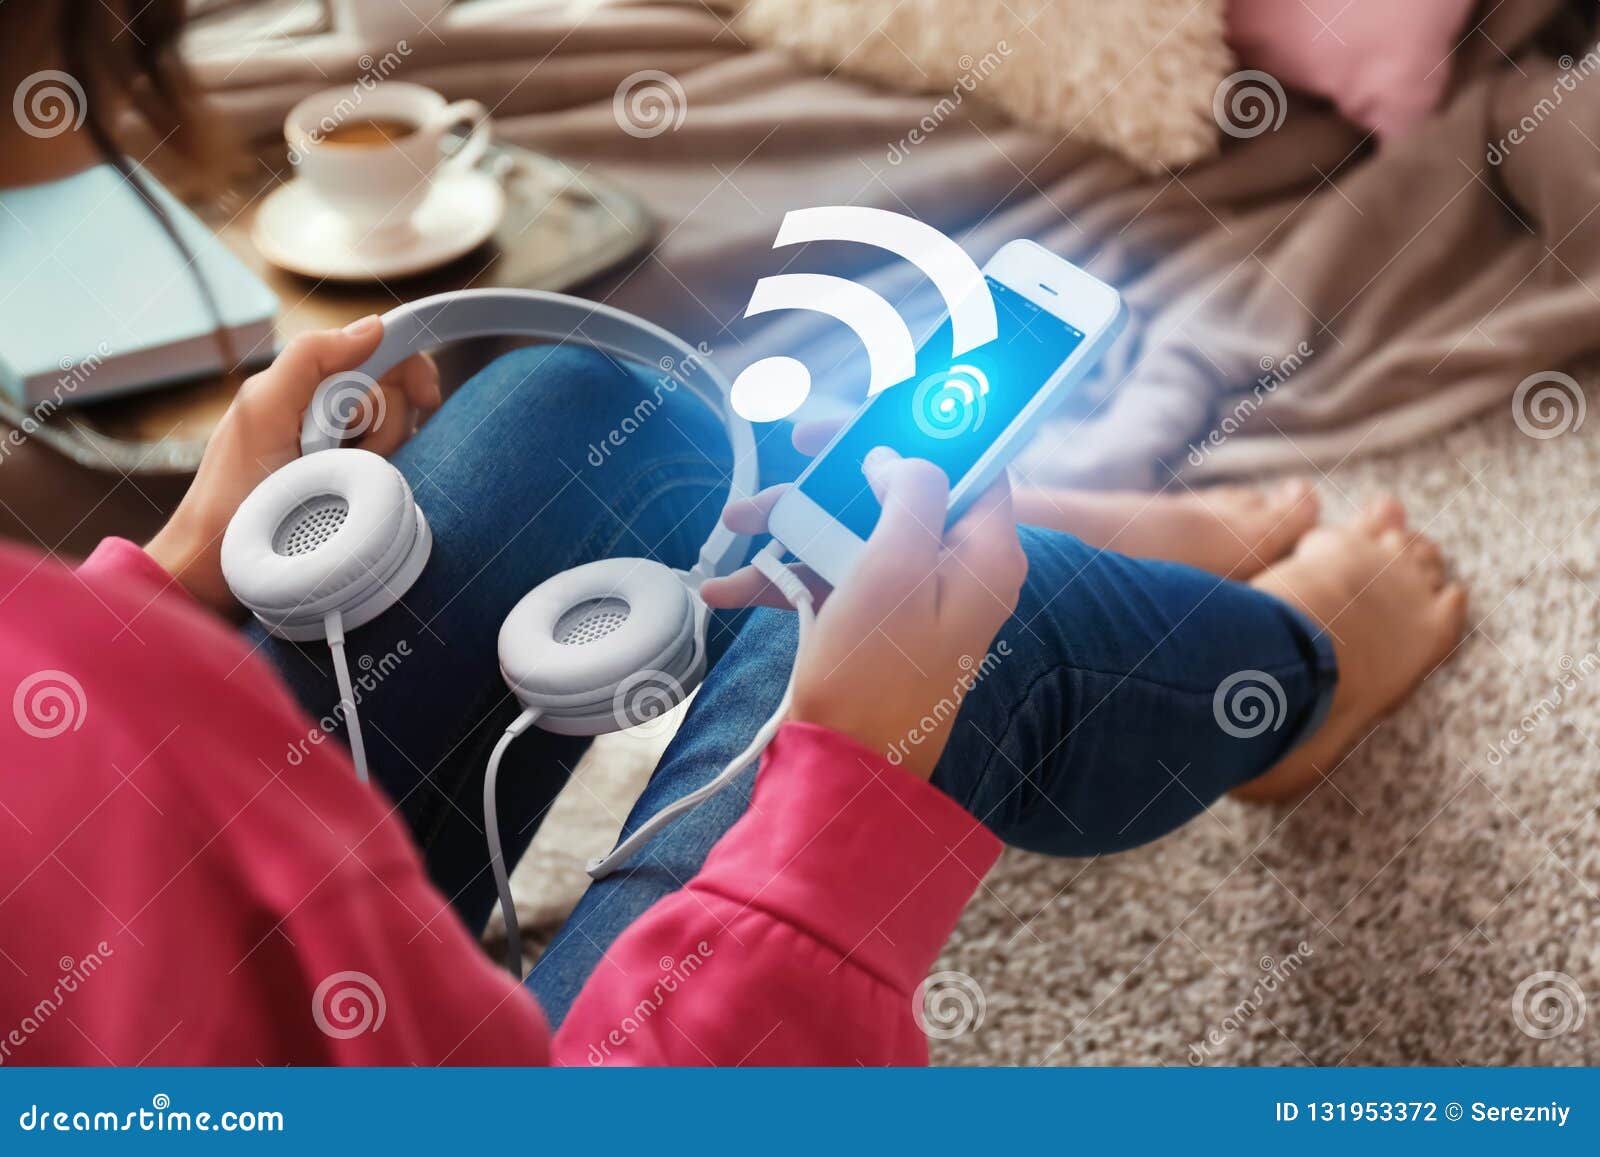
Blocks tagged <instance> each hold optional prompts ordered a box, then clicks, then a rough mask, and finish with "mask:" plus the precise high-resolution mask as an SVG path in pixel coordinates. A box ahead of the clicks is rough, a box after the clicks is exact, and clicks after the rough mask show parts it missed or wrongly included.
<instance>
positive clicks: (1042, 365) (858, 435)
mask: <svg viewBox="0 0 1600 1157" xmlns="http://www.w3.org/2000/svg"><path fill="white" fill-rule="evenodd" d="M983 273H984V278H985V280H986V281H987V282H988V287H989V292H990V294H991V295H992V296H993V298H994V305H995V316H996V319H997V321H998V322H999V336H998V337H996V338H995V340H994V341H991V342H989V343H988V344H986V345H983V346H980V347H978V348H977V349H974V350H971V351H970V352H968V353H965V354H962V355H961V356H960V357H958V358H955V359H953V361H952V359H951V358H950V356H949V351H950V322H949V319H948V318H946V320H945V322H944V324H943V325H941V326H940V327H939V328H938V329H937V330H935V331H934V333H933V334H932V335H931V336H930V337H929V338H928V340H927V341H925V342H924V343H923V344H922V347H921V348H920V349H919V350H918V352H917V372H916V375H915V376H914V377H912V378H910V379H908V380H907V381H905V382H902V383H900V384H898V385H894V386H891V387H889V388H888V389H887V390H884V391H882V392H880V393H878V394H874V395H873V396H872V397H871V398H869V399H867V401H866V403H865V404H863V405H862V407H861V409H859V410H858V411H856V414H855V416H854V417H853V418H851V420H850V424H849V425H847V426H846V427H845V428H844V429H843V430H841V431H840V432H839V433H838V435H836V436H835V437H834V439H833V441H832V442H830V443H829V444H828V446H827V448H826V449H825V450H823V452H822V453H821V454H819V455H818V456H817V458H816V459H815V460H814V461H813V462H812V463H811V465H810V466H809V467H807V468H806V471H805V473H803V474H801V475H800V477H799V478H798V479H797V480H796V481H795V484H794V485H793V486H792V487H790V488H789V490H788V491H787V492H785V494H784V496H783V497H782V498H781V499H779V501H778V504H777V505H776V506H775V507H774V508H773V510H772V514H771V517H770V518H769V520H768V526H769V529H770V530H771V531H772V534H773V536H774V537H776V538H778V539H779V540H780V541H782V542H783V544H784V545H785V546H787V547H788V548H789V549H790V551H792V552H793V553H794V554H795V555H796V556H798V557H799V558H800V559H801V560H802V561H803V562H805V563H806V564H807V565H808V566H810V567H811V569H813V570H814V571H816V572H817V573H818V574H819V575H821V576H822V577H823V578H824V579H826V580H827V581H828V582H829V583H831V584H832V585H834V586H838V585H839V583H841V582H842V581H844V579H845V576H847V575H848V574H849V573H850V569H851V567H852V566H854V564H855V561H856V558H857V557H858V556H859V555H860V553H861V549H862V547H863V546H865V545H866V539H867V538H868V537H869V536H870V535H871V534H872V528H873V527H874V526H875V525H876V524H877V521H878V500H877V498H876V497H875V496H874V495H873V493H872V490H871V488H870V487H869V486H868V485H867V480H866V478H865V477H864V476H863V474H862V472H861V463H862V459H864V458H865V457H866V455H867V452H868V451H870V450H871V449H872V448H873V447H875V446H890V447H892V448H893V449H895V450H896V451H898V452H899V453H900V454H901V456H902V457H906V458H926V459H928V460H929V461H931V462H933V463H934V464H936V465H938V466H939V467H941V468H942V469H943V470H944V472H945V474H946V475H947V476H948V477H949V479H950V509H949V514H948V518H949V519H950V520H952V521H953V520H954V519H956V518H957V517H959V516H960V514H961V512H962V511H963V510H964V509H965V508H966V506H967V504H969V503H970V502H971V501H972V500H973V499H974V498H976V497H977V496H978V495H979V494H981V493H982V492H983V490H984V489H985V488H986V487H987V486H988V485H989V484H990V483H991V482H993V481H994V480H995V479H996V478H997V477H999V474H1000V471H1002V470H1004V469H1005V468H1006V464H1007V463H1008V462H1010V460H1011V458H1012V457H1013V456H1014V455H1015V454H1016V453H1017V451H1018V450H1020V449H1021V448H1022V446H1023V444H1024V443H1025V442H1026V441H1027V440H1028V438H1029V437H1030V436H1031V435H1032V433H1033V432H1034V430H1035V429H1036V428H1037V426H1038V424H1039V422H1040V421H1041V420H1042V419H1043V418H1044V417H1045V416H1046V415H1047V414H1048V413H1049V412H1050V410H1051V409H1052V408H1053V407H1054V406H1055V405H1056V404H1057V403H1058V402H1060V401H1061V400H1062V399H1063V398H1064V397H1065V396H1066V395H1067V393H1069V392H1070V391H1071V389H1072V388H1073V386H1074V385H1076V384H1077V383H1078V382H1080V381H1081V380H1082V379H1083V377H1084V375H1085V374H1086V373H1087V372H1088V371H1089V370H1090V369H1091V368H1092V367H1093V366H1094V364H1095V363H1096V362H1097V361H1099V360H1100V358H1101V357H1102V356H1103V355H1104V354H1105V351H1106V349H1107V348H1108V347H1109V346H1110V344H1111V342H1112V339H1114V338H1115V337H1116V336H1117V334H1118V333H1119V332H1120V331H1121V329H1122V325H1123V321H1124V318H1125V313H1124V310H1123V306H1122V298H1121V297H1120V296H1119V295H1118V294H1117V291H1116V290H1114V289H1112V288H1111V287H1110V286H1109V285H1107V284H1105V283H1104V282H1103V281H1100V280H1098V279H1097V278H1094V277H1091V276H1090V275H1089V274H1087V273H1085V272H1084V271H1083V270H1082V269H1079V268H1078V267H1077V266H1076V265H1073V264H1072V263H1071V262H1070V261H1066V260H1064V259H1063V258H1060V257H1057V256H1056V255H1055V254H1054V253H1051V252H1050V251H1049V250H1047V249H1045V248H1043V247H1042V246H1039V245H1036V244H1035V243H1033V242H1032V241H1012V242H1011V243H1010V244H1008V245H1006V246H1005V247H1004V248H1003V249H1001V250H1000V251H999V252H998V253H996V254H995V255H994V257H993V258H992V259H991V260H990V261H989V263H988V264H987V265H985V266H984V267H983ZM941 350H942V351H943V352H942V353H941V352H940V351H941Z"/></svg>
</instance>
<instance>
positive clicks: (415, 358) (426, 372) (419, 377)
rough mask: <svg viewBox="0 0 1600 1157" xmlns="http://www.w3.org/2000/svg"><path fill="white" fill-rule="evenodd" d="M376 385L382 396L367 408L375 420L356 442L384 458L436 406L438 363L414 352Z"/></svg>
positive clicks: (401, 444)
mask: <svg viewBox="0 0 1600 1157" xmlns="http://www.w3.org/2000/svg"><path fill="white" fill-rule="evenodd" d="M378 388H379V391H380V394H381V400H376V401H374V402H373V403H372V406H373V409H372V410H369V411H367V412H368V413H371V414H372V416H373V418H374V421H373V423H372V425H371V427H370V428H369V429H367V430H366V431H364V432H362V433H361V434H360V436H359V437H358V438H357V439H356V443H355V444H356V445H357V446H359V447H360V448H361V449H363V450H370V451H372V453H374V454H381V455H383V456H384V457H386V458H387V457H388V456H389V455H390V454H393V453H394V452H395V451H396V450H398V449H399V448H400V447H401V446H403V445H405V442H406V439H408V438H410V437H411V435H412V434H413V433H415V431H416V429H417V427H418V426H420V425H421V424H422V423H423V422H424V421H426V420H427V419H428V417H429V415H431V414H432V413H433V412H434V411H435V410H437V409H438V408H439V399H440V392H439V367H438V366H437V365H435V364H434V361H433V359H432V358H430V357H429V356H428V355H427V354H413V355H412V356H411V357H409V358H407V359H406V360H405V361H403V362H401V363H400V364H399V365H397V366H395V367H394V369H392V370H390V371H389V372H388V373H386V374H384V375H383V377H382V378H381V379H379V381H378ZM358 421H359V418H358Z"/></svg>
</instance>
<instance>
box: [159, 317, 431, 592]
mask: <svg viewBox="0 0 1600 1157" xmlns="http://www.w3.org/2000/svg"><path fill="white" fill-rule="evenodd" d="M382 337H383V323H382V322H381V321H379V320H378V318H377V316H376V315H373V316H370V317H364V318H362V319H361V320H360V321H356V322H352V323H351V324H349V325H347V326H345V327H344V328H343V329H330V330H319V331H317V332H314V333H305V334H301V335H300V336H299V337H296V338H295V339H294V340H292V341H291V342H289V344H288V345H286V346H285V347H284V349H283V352H282V353H281V354H279V355H278V357H277V359H276V360H275V361H274V362H273V363H272V364H271V365H270V366H268V367H267V368H266V369H264V370H262V371H261V372H260V373H258V374H255V375H254V376H252V377H250V378H248V379H246V380H245V383H244V385H242V386H241V387H240V388H239V393H238V396H237V397H235V398H234V400H233V404H232V405H231V406H229V407H228V411H227V413H225V414H223V416H222V420H221V421H220V422H218V423H217V428H216V430H215V431H214V432H213V433H212V435H211V440H210V442H209V443H208V444H207V446H206V452H205V456H204V457H203V458H202V459H201V460H200V469H199V471H198V472H197V473H196V474H195V479H194V483H193V485H191V486H190V487H189V491H188V493H187V494H185V495H184V496H183V501H182V502H180V503H179V504H178V509H177V510H176V511H175V512H174V513H173V515H172V518H171V519H170V520H169V521H168V522H167V524H166V526H164V527H162V528H161V530H160V531H158V532H157V534H156V536H155V537H154V538H153V539H151V540H150V543H149V545H148V546H146V547H145V550H146V552H147V553H148V554H149V555H150V556H151V557H152V558H154V559H155V560H156V561H157V562H159V563H160V564H161V565H162V567H164V568H165V569H166V571H167V573H168V574H171V575H172V576H173V577H174V578H176V579H177V580H178V581H179V582H180V583H182V584H183V585H184V587H185V588H187V589H188V591H189V592H190V594H192V595H194V597H195V598H196V599H198V600H199V601H201V602H202V603H205V604H206V605H207V606H209V607H211V608H212V609H213V610H216V611H217V612H219V613H220V614H224V615H232V614H233V613H234V612H235V611H236V610H237V609H238V604H237V603H236V602H235V601H234V598H233V595H232V593H231V592H230V591H229V590H228V584H227V583H226V582H225V581H224V579H223V577H222V533H223V531H225V530H227V528H228V522H229V520H230V519H232V518H233V514H234V511H236V510H238V509H239V504H240V503H241V502H243V501H244V499H245V496H246V495H248V494H249V493H250V491H252V490H254V489H255V487H256V486H257V484H259V483H260V482H261V480H262V479H264V478H265V477H266V476H267V475H268V474H271V473H272V472H273V471H274V470H276V469H278V468H279V467H280V466H284V465H286V464H288V463H289V462H290V461H292V460H293V459H294V458H296V457H298V456H299V454H300V423H301V418H302V415H304V413H305V409H306V406H308V405H309V404H310V402H311V395H312V394H313V393H314V392H315V391H316V388H317V386H318V385H319V384H320V383H321V382H322V379H324V378H326V377H327V376H328V375H329V374H332V373H337V372H338V371H340V370H348V369H354V368H355V367H356V366H358V365H360V364H361V363H362V362H364V361H366V359H367V358H368V357H370V356H371V355H372V352H373V351H374V350H376V349H377V348H378V342H379V341H380V340H381V339H382ZM378 385H379V387H380V394H379V396H378V399H377V400H376V401H375V402H374V404H373V406H372V408H371V412H372V413H373V414H374V415H375V420H374V421H373V423H372V425H371V426H370V427H369V428H368V429H366V430H363V431H361V432H360V436H359V438H357V439H356V440H355V441H354V442H353V444H354V445H356V446H359V447H361V448H362V449H364V450H371V451H372V452H373V453H375V454H384V455H388V454H391V453H393V452H394V451H395V450H397V449H399V447H400V446H401V445H402V444H403V443H404V442H405V440H406V439H407V438H409V437H410V436H411V433H412V431H413V430H415V429H416V427H417V426H418V425H419V424H420V423H421V422H422V420H423V419H424V418H426V417H427V416H428V415H429V414H431V413H433V411H434V410H436V409H438V407H439V370H438V367H436V366H435V365H434V364H433V360H432V359H431V358H429V357H428V356H427V355H426V354H417V355H415V356H413V357H410V358H407V359H406V360H405V361H403V362H401V363H400V364H399V365H398V366H396V367H395V368H394V369H392V370H390V371H389V372H388V373H386V374H384V375H383V377H382V378H381V379H380V380H379V382H378Z"/></svg>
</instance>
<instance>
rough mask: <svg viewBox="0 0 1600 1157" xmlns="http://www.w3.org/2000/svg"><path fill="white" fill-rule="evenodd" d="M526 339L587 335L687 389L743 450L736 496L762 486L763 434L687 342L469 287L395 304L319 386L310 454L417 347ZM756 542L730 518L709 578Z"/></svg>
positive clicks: (543, 297) (708, 559)
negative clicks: (372, 336) (368, 341)
mask: <svg viewBox="0 0 1600 1157" xmlns="http://www.w3.org/2000/svg"><path fill="white" fill-rule="evenodd" d="M497 336H518V337H530V338H544V339H547V340H550V341H557V342H571V341H577V342H579V343H581V344H583V345H587V346H592V347H593V348H595V349H598V350H600V351H602V352H604V353H608V354H610V355H612V356H613V357H616V358H619V359H621V360H623V361H629V362H633V363H634V364H636V365H640V366H644V367H645V368H647V369H649V370H651V371H652V372H654V373H658V374H663V375H667V376H670V377H672V378H673V379H675V380H677V381H679V382H681V383H682V384H683V385H685V386H687V387H688V388H689V390H690V391H691V392H692V393H694V395H695V396H696V397H697V398H699V399H700V400H701V401H702V402H704V403H705V404H706V405H707V406H708V407H710V409H711V411H712V412H713V413H714V414H716V415H717V416H718V417H719V418H721V419H722V424H723V427H724V428H725V429H726V430H727V432H728V442H729V445H730V446H731V447H732V449H733V478H732V489H731V493H730V494H729V497H730V498H742V497H747V496H749V495H751V494H754V493H755V491H756V481H757V466H756V443H755V435H754V433H753V432H752V431H751V429H750V423H748V422H747V421H745V420H744V419H743V418H741V417H739V415H738V414H736V413H735V412H734V410H733V407H732V406H731V405H729V402H728V394H729V390H730V387H729V384H728V380H727V378H725V377H724V376H723V375H722V372H721V371H720V370H718V369H717V368H716V367H715V366H713V365H712V364H711V363H710V362H708V361H707V360H706V359H705V357H704V355H702V354H701V353H700V351H699V350H696V349H695V348H694V347H692V346H690V345H689V344H688V343H687V342H685V341H683V340H682V339H681V338H678V337H675V336H674V335H672V334H670V333H668V332H667V331H666V330H664V329H662V328H661V327H660V326H658V325H653V324H651V323H650V322H648V321H645V320H644V319H643V318H640V317H636V316H634V315H633V314H631V313H627V312H625V311H623V310H620V309H616V308H614V307H612V306H609V305H601V304H599V303H598V302H593V301H585V300H583V299H582V298H578V297H569V296H567V295H566V294H563V293H549V292H546V291H543V290H537V289H464V290H460V291H458V292H455V293H440V294H436V295H435V296H433V297H424V298H420V299H419V300H417V301H413V302H410V303H409V304H406V305H401V306H398V307H396V308H395V309H391V310H390V311H389V312H388V313H386V314H384V315H383V340H382V341H380V342H379V343H378V348H377V350H376V351H375V352H374V353H373V355H372V356H371V357H369V358H368V359H367V360H366V361H365V362H363V363H361V365H359V366H357V367H356V368H355V369H354V370H349V371H344V372H342V373H337V374H333V375H331V376H330V377H328V378H327V379H325V380H324V381H323V382H322V384H321V385H319V386H318V387H317V392H316V394H315V395H313V397H312V399H311V404H310V406H308V407H307V408H306V416H305V421H304V422H303V423H302V425H301V427H300V452H301V453H302V454H314V453H316V452H317V451H319V450H330V449H332V448H334V447H335V446H337V445H338V444H339V434H338V431H339V430H340V429H342V428H343V425H344V421H343V420H342V418H341V416H340V414H339V412H338V411H339V406H340V404H341V400H342V395H341V389H340V387H342V386H344V387H349V386H354V387H356V388H358V389H360V390H361V391H362V392H365V391H366V390H368V389H370V385H371V380H373V379H376V378H379V377H382V376H383V375H384V374H385V373H387V372H388V371H389V370H391V369H393V368H394V367H395V366H397V365H399V364H400V363H401V362H402V361H404V360H405V359H406V358H408V357H410V356H411V355H412V354H414V353H418V352H421V351H423V350H428V349H433V348H435V347H437V346H442V345H445V344H447V343H449V342H453V341H461V340H463V339H465V338H475V337H497ZM748 545H749V539H748V538H747V537H746V536H743V535H736V534H734V533H733V532H732V531H730V530H727V529H726V528H724V527H723V526H721V525H720V524H719V525H718V526H717V528H716V530H714V531H713V532H712V534H711V537H710V538H708V539H707V540H706V544H705V546H703V547H701V549H700V561H699V564H698V566H697V567H696V569H697V571H699V572H700V575H701V576H702V577H706V576H709V575H714V574H725V573H727V572H728V571H729V570H732V569H733V568H734V567H736V566H738V565H739V564H740V563H741V562H743V561H744V554H745V550H746V548H747V547H748Z"/></svg>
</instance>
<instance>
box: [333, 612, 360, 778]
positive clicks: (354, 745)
mask: <svg viewBox="0 0 1600 1157" xmlns="http://www.w3.org/2000/svg"><path fill="white" fill-rule="evenodd" d="M322 625H323V629H324V630H325V631H327V634H328V650H329V651H331V652H333V677H334V679H335V680H337V681H338V684H339V711H340V714H342V715H343V716H344V721H345V726H346V728H347V729H348V730H349V732H350V760H351V762H352V763H354V764H355V765H356V778H357V779H359V780H360V781H361V782H362V783H366V782H367V745H366V744H365V743H363V742H362V739H361V717H360V716H359V715H357V714H356V693H355V687H354V685H353V684H352V683H351V682H350V664H349V663H348V662H347V661H346V660H345V654H344V618H343V616H342V615H340V614H339V612H338V611H329V612H328V613H327V614H326V615H325V616H324V617H323V620H322Z"/></svg>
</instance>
